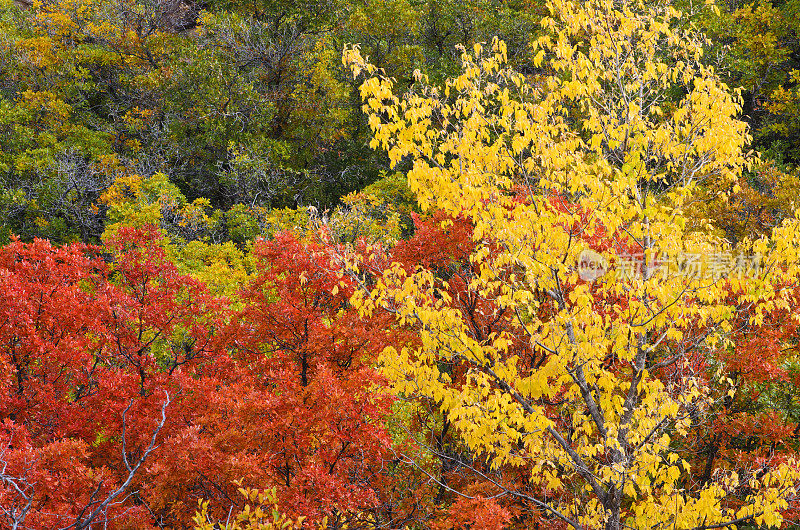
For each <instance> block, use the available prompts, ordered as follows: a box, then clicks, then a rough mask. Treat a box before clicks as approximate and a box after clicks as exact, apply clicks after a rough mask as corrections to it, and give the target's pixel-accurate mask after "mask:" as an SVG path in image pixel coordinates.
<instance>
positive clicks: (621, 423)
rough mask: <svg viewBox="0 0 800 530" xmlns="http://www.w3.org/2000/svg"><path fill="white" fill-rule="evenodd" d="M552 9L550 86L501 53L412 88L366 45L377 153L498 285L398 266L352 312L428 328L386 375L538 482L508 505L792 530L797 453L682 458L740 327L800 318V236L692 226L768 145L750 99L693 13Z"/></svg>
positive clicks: (649, 8) (608, 1)
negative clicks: (727, 74)
mask: <svg viewBox="0 0 800 530" xmlns="http://www.w3.org/2000/svg"><path fill="white" fill-rule="evenodd" d="M548 7H549V10H550V16H549V17H547V18H545V19H544V20H543V22H542V24H543V28H544V32H543V36H542V37H541V38H540V39H539V40H538V42H537V44H536V46H537V49H536V62H537V64H536V66H537V67H538V68H540V72H541V74H540V75H535V76H529V77H526V76H523V75H522V74H520V73H518V72H516V71H514V70H513V69H511V68H509V67H508V66H507V65H506V50H505V46H504V44H503V43H502V42H500V41H495V42H493V43H492V44H491V46H490V48H489V49H484V48H483V47H482V46H480V45H476V46H475V47H474V50H470V52H469V53H466V52H465V53H464V55H463V71H462V73H461V75H460V76H459V77H457V78H455V79H451V80H449V81H447V82H446V84H445V85H444V86H443V87H436V86H433V85H431V84H430V83H429V82H428V80H427V78H426V77H425V76H423V75H421V74H419V73H417V75H416V79H417V82H416V84H415V85H414V86H413V87H412V88H411V89H410V91H409V92H408V93H407V94H405V95H404V96H402V97H399V96H397V95H395V94H394V93H393V85H392V80H391V79H388V78H386V77H385V76H384V75H382V73H381V72H380V71H377V70H376V69H375V68H374V67H373V66H371V65H370V64H369V63H368V61H367V60H365V59H364V58H363V57H362V56H361V55H360V53H359V49H358V47H348V48H346V49H345V53H344V62H345V64H347V65H348V66H349V67H350V68H351V69H352V71H353V73H354V75H356V76H357V75H361V74H366V80H365V82H364V83H363V85H362V86H361V93H362V97H363V98H364V101H365V106H364V108H365V111H366V112H367V114H368V116H369V124H370V126H371V128H372V130H373V132H374V139H373V140H372V146H373V147H374V148H378V147H380V148H383V149H384V150H386V151H387V152H388V155H389V158H390V160H391V161H392V163H393V164H395V165H397V164H398V163H402V164H404V165H405V167H410V168H411V169H410V170H409V171H408V182H409V187H410V188H411V189H412V190H413V191H414V193H415V194H416V196H417V199H418V201H419V203H420V206H421V207H422V208H423V209H428V210H439V211H442V212H444V213H445V214H447V215H448V216H449V217H450V218H452V219H461V220H466V221H467V222H468V223H469V225H470V226H471V228H472V234H473V243H474V249H473V251H472V253H471V256H470V258H469V267H471V269H472V270H474V271H476V272H475V273H474V274H472V275H471V276H469V277H468V278H469V281H468V282H467V283H466V284H465V285H464V286H463V289H461V290H460V291H458V290H455V289H452V288H451V286H450V285H449V284H448V281H446V280H448V278H447V277H444V276H442V275H441V274H439V275H437V274H436V273H434V272H433V271H431V270H428V269H425V268H422V267H417V268H416V269H411V268H409V267H403V266H401V265H399V264H394V265H392V266H391V267H388V269H386V270H384V271H383V272H382V273H381V274H380V275H379V276H378V277H377V278H376V279H375V280H374V283H373V284H372V285H373V288H372V289H371V290H369V289H366V288H365V289H364V290H363V291H362V292H361V294H358V295H356V297H355V298H354V301H355V303H357V304H359V306H360V307H361V309H362V311H363V312H364V313H365V314H368V313H370V312H372V311H378V310H387V309H388V310H390V311H393V312H394V313H395V314H396V316H397V320H398V323H399V324H401V325H407V326H413V327H414V328H415V329H417V330H418V342H417V343H415V344H413V345H407V346H405V347H403V346H402V345H398V348H390V349H389V350H387V351H386V352H385V353H384V355H383V358H382V365H383V371H384V374H385V375H386V376H387V378H388V380H389V381H390V384H391V386H392V388H393V390H394V391H395V392H396V393H397V394H398V395H399V396H401V397H404V398H407V399H410V400H414V399H419V400H425V401H426V402H427V403H435V404H436V405H437V406H438V407H439V409H440V411H441V413H442V415H443V416H444V417H445V418H446V419H447V421H448V422H449V425H450V429H451V431H454V432H456V433H457V434H458V437H459V439H460V441H461V443H463V444H465V446H466V447H468V449H469V451H470V452H471V454H472V455H473V457H474V458H476V459H477V458H482V459H484V461H485V462H487V465H488V468H489V469H491V470H498V469H506V470H512V469H516V470H520V469H522V470H525V476H526V481H527V483H526V485H525V487H524V489H519V488H517V489H514V490H512V489H511V488H507V487H506V486H504V484H503V483H502V481H501V480H500V479H497V480H495V481H494V487H495V488H496V489H495V490H494V493H495V494H496V495H499V496H501V495H504V494H505V495H511V496H514V495H516V496H517V497H518V498H519V499H520V500H521V502H523V503H525V504H526V506H527V507H528V508H529V509H531V510H533V511H537V512H538V513H539V514H540V516H541V517H542V518H543V519H545V520H551V521H552V522H553V523H554V524H555V523H556V522H558V524H560V525H566V526H569V527H574V528H606V529H618V528H648V529H649V528H675V529H710V528H723V527H730V526H731V525H736V524H742V523H745V522H754V523H756V524H763V525H766V526H779V525H780V524H782V522H783V513H784V511H785V510H786V509H788V508H789V507H790V503H791V502H792V500H793V499H794V498H795V486H796V484H797V481H798V478H800V472H799V471H798V467H797V465H796V464H795V463H794V461H793V460H792V459H790V458H786V459H783V460H782V461H777V460H771V461H769V462H765V463H764V464H763V465H762V466H761V467H759V468H757V469H756V468H753V467H752V466H751V467H737V465H736V463H735V462H734V463H730V462H728V463H720V464H719V465H718V466H717V468H716V469H714V470H713V473H709V474H708V476H707V477H705V478H704V479H703V480H702V481H697V480H695V479H694V478H693V477H694V476H695V475H693V474H692V473H691V472H690V465H691V458H690V457H689V456H688V455H687V452H686V451H682V450H681V448H682V447H684V445H683V443H684V442H683V441H684V440H687V439H689V437H690V434H691V432H692V430H694V429H697V428H699V427H700V426H702V425H703V424H704V422H705V420H706V416H707V414H708V411H709V410H710V406H711V405H712V404H713V401H714V400H715V399H716V398H715V397H714V396H715V394H712V393H711V392H710V391H709V385H710V384H711V383H710V382H711V380H712V379H713V378H714V377H716V383H715V384H716V385H717V386H718V384H719V381H720V380H721V381H723V383H724V381H725V380H726V378H725V372H724V366H722V365H720V363H719V362H718V361H715V352H718V351H722V350H725V349H735V348H736V347H737V344H736V340H737V336H738V335H737V333H736V332H737V329H734V328H735V327H736V326H741V325H752V326H759V325H761V324H762V323H763V319H764V318H767V317H769V316H770V315H775V314H776V312H780V313H781V314H782V315H784V317H785V318H786V319H787V320H789V321H791V320H793V319H794V320H796V319H797V317H798V314H797V312H796V306H795V301H796V298H795V297H796V293H795V291H794V285H795V283H796V278H797V273H798V267H797V265H796V264H797V262H798V243H799V240H800V227H798V224H797V222H796V221H795V220H794V219H792V220H787V221H784V223H783V224H782V226H780V227H778V228H776V229H775V230H774V232H773V234H772V236H771V237H770V238H762V239H759V240H755V241H748V240H746V241H744V242H742V243H740V245H739V246H737V248H735V249H734V248H731V247H730V244H729V243H727V242H726V241H725V240H722V239H720V238H719V237H717V236H714V235H713V234H712V232H711V231H710V230H709V231H702V230H697V229H696V226H697V223H687V217H686V214H685V211H687V210H688V209H689V208H690V206H691V204H692V201H693V200H696V199H697V197H698V196H699V194H698V190H703V191H704V193H703V196H708V190H709V189H714V188H715V187H716V188H720V189H722V188H723V187H724V186H721V184H729V183H730V182H733V181H735V180H736V179H737V178H739V176H740V174H741V172H742V170H743V169H745V168H747V167H748V165H749V158H748V155H747V154H746V153H745V151H744V150H745V148H746V146H747V144H748V142H749V140H750V138H749V135H748V132H747V127H746V125H745V124H744V123H743V122H742V121H740V120H738V119H737V115H738V114H739V113H740V111H741V108H740V98H739V95H738V93H737V92H736V91H731V90H730V89H729V88H728V87H727V86H725V85H724V84H723V83H722V82H721V81H720V80H719V78H718V77H717V76H716V75H715V73H714V71H713V70H712V69H711V68H709V67H706V66H704V65H703V64H702V62H701V50H702V45H703V42H702V39H701V36H699V35H697V34H695V33H693V32H692V31H691V30H690V29H687V28H688V27H689V25H688V24H686V23H685V21H683V20H682V18H681V13H680V12H678V11H677V10H675V9H674V8H673V7H671V6H670V5H669V4H668V3H661V2H659V3H654V2H642V1H638V0H585V1H584V0H580V1H578V0H574V1H573V0H549V1H548ZM727 187H730V186H727ZM693 227H694V228H693ZM348 259H349V258H348ZM349 263H350V264H351V265H350V266H351V270H352V272H353V273H354V274H356V275H357V274H358V269H359V264H358V263H357V262H356V261H350V262H349ZM361 268H364V265H363V264H362V265H361ZM364 285H365V286H366V285H369V284H368V283H365V284H364ZM467 305H469V306H470V307H471V308H472V309H473V311H472V312H471V313H470V314H469V315H468V314H467V313H468V311H467V310H466V309H465V308H466V306H467ZM476 307H477V308H478V309H477V310H475V308H476ZM476 315H477V318H480V319H482V320H481V322H484V323H488V324H485V325H484V324H480V325H476V323H475V318H476ZM742 323H744V324H742ZM715 369H716V375H715V374H714V372H715ZM503 488H506V491H502V490H503Z"/></svg>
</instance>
